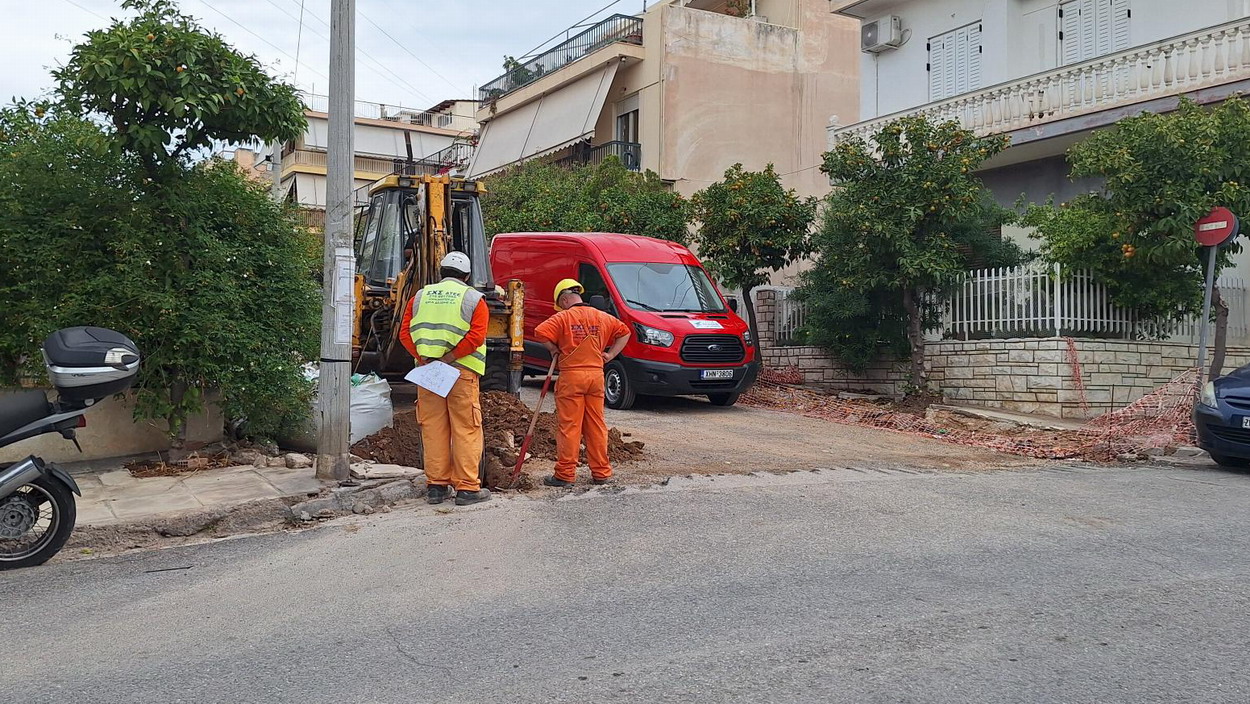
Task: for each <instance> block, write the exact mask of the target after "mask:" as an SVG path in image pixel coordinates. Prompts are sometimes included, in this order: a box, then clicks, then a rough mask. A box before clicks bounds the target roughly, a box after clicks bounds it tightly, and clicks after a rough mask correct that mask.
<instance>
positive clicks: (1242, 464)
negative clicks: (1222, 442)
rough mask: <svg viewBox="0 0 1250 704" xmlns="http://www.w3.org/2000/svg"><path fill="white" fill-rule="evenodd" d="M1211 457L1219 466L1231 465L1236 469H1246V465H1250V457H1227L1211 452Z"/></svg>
mask: <svg viewBox="0 0 1250 704" xmlns="http://www.w3.org/2000/svg"><path fill="white" fill-rule="evenodd" d="M1211 459H1213V460H1215V463H1216V464H1218V465H1219V466H1221V467H1233V468H1236V469H1246V468H1247V467H1250V459H1245V458H1242V457H1229V456H1228V455H1217V454H1215V453H1214V452H1212V453H1211Z"/></svg>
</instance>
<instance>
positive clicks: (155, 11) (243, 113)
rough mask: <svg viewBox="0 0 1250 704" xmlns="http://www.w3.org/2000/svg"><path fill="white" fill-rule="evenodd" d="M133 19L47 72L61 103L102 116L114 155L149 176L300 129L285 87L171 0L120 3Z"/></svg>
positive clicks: (94, 36)
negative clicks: (229, 146) (130, 158)
mask: <svg viewBox="0 0 1250 704" xmlns="http://www.w3.org/2000/svg"><path fill="white" fill-rule="evenodd" d="M122 6H123V7H126V8H130V9H135V10H138V11H139V14H138V15H137V16H136V17H134V18H133V19H130V20H126V21H122V20H114V21H113V23H112V25H111V26H109V27H108V28H107V29H103V30H96V31H92V32H89V33H88V34H87V39H86V41H85V42H84V43H82V44H79V45H78V46H76V47H74V50H73V52H72V53H71V54H70V58H69V61H68V62H67V63H66V64H65V66H64V67H62V68H60V69H58V70H57V71H55V72H54V73H53V75H54V76H55V78H56V79H57V81H58V83H59V88H58V92H59V94H60V96H61V99H62V101H63V103H64V105H65V106H66V107H67V108H69V109H71V110H73V111H75V112H77V113H79V114H81V115H102V116H104V117H105V118H107V121H108V123H109V124H110V126H111V131H110V134H109V136H110V137H111V139H112V140H113V141H114V142H115V143H116V144H117V146H118V147H120V148H122V149H124V150H126V151H128V152H131V153H133V154H135V155H136V156H138V157H139V158H140V160H141V161H142V163H143V164H144V166H145V167H146V168H147V169H148V170H149V171H156V170H158V169H161V168H168V167H170V166H171V165H172V164H175V163H176V162H178V161H179V160H180V159H183V158H184V157H187V156H189V155H191V154H192V153H194V152H195V150H199V149H203V148H206V147H209V146H211V145H212V144H213V143H214V142H216V141H224V142H236V143H237V142H246V141H252V140H256V139H259V140H263V141H276V140H288V139H294V138H295V137H297V136H299V134H300V133H301V132H303V130H304V127H305V125H306V123H305V120H304V116H303V109H302V107H301V104H300V100H299V97H298V95H297V94H296V92H295V89H294V88H293V87H292V86H288V85H284V84H281V83H277V82H275V81H274V80H273V79H271V78H270V77H269V76H268V75H267V74H266V73H265V71H264V69H263V68H262V67H261V66H260V64H259V63H258V62H257V61H256V59H255V58H253V57H250V56H244V55H242V54H240V53H238V52H237V51H235V50H234V49H233V48H232V47H231V46H230V45H229V44H227V43H226V42H225V41H224V40H223V39H222V38H221V37H220V36H218V35H216V34H213V33H210V32H208V31H205V30H204V29H203V28H202V27H200V26H199V25H198V24H197V23H196V21H195V20H194V19H193V18H191V17H188V16H186V15H182V14H180V13H179V12H178V9H177V5H176V4H175V3H174V2H172V0H126V1H125V2H123V3H122Z"/></svg>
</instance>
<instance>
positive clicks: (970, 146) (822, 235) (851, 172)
mask: <svg viewBox="0 0 1250 704" xmlns="http://www.w3.org/2000/svg"><path fill="white" fill-rule="evenodd" d="M1005 147H1006V139H1005V138H1003V137H993V138H984V139H982V138H978V137H976V136H975V135H973V134H972V133H971V132H969V131H967V130H964V129H962V128H961V127H960V126H959V125H958V124H957V123H955V122H945V123H941V124H933V123H931V122H929V121H928V120H927V119H926V118H924V117H907V118H903V119H900V120H897V121H894V122H891V123H889V124H887V125H885V126H884V127H882V128H881V129H880V130H878V131H877V133H876V134H874V135H873V136H872V141H871V144H870V143H868V142H866V141H864V140H862V139H851V140H847V141H845V142H842V143H840V144H838V145H837V147H835V148H834V149H833V151H831V152H828V153H826V154H825V161H824V165H823V166H822V171H824V172H825V173H826V174H828V175H829V176H830V178H831V179H832V180H833V182H834V190H833V193H832V194H830V196H829V198H828V200H827V201H826V203H825V208H824V215H823V222H822V223H821V226H820V228H819V229H818V230H817V232H816V233H815V235H814V236H813V245H814V247H813V251H814V254H815V264H814V266H813V267H812V268H811V269H810V270H809V271H807V272H805V274H804V276H803V284H802V286H801V287H800V289H799V291H798V296H799V297H800V298H801V299H803V300H805V301H806V302H807V307H808V320H807V324H806V333H807V335H808V339H809V340H810V341H811V342H813V343H815V344H817V345H820V346H822V347H825V348H827V349H828V350H830V352H831V353H833V354H834V356H836V357H838V358H839V359H841V360H842V361H843V362H845V363H847V364H849V365H850V366H852V367H857V368H862V367H863V366H865V365H867V364H868V363H869V362H871V361H873V360H874V359H876V358H877V357H878V356H879V355H880V354H882V353H883V352H885V353H887V354H890V355H893V354H902V353H906V354H907V356H908V357H909V358H910V361H911V384H912V385H913V386H914V387H916V388H920V389H923V388H924V387H925V386H926V385H927V378H926V371H925V356H924V349H925V339H924V332H925V329H926V328H927V327H928V326H929V325H931V324H933V323H935V322H936V320H937V316H938V314H939V312H940V311H939V310H938V307H937V299H936V296H935V294H939V293H941V291H942V290H943V288H944V287H947V286H949V285H951V284H953V283H954V282H956V281H958V280H959V279H960V277H961V276H962V275H963V273H964V272H965V271H966V270H967V269H968V268H969V264H970V260H971V257H972V256H974V255H975V256H976V257H977V259H978V260H979V261H980V262H982V266H1011V265H1014V264H1016V263H1018V262H1019V260H1020V257H1021V254H1020V250H1019V248H1018V247H1016V246H1015V245H1014V244H1012V243H1010V242H1003V241H1002V240H1001V238H999V237H998V236H997V235H994V234H991V233H992V231H993V230H994V229H995V228H996V227H997V226H1000V225H1002V224H1003V223H1005V222H1007V221H1008V220H1009V219H1010V218H1011V215H1012V214H1011V213H1010V212H1008V211H1007V210H1005V209H1003V208H1000V207H998V206H997V205H996V204H995V203H994V202H993V200H992V199H991V198H990V197H989V194H988V192H987V191H986V189H985V187H984V186H983V185H982V184H981V180H980V179H979V178H977V177H976V175H975V174H974V173H973V172H974V171H975V169H976V168H977V167H978V166H980V165H981V164H982V163H983V162H984V161H985V160H986V159H988V158H990V157H991V156H993V155H994V154H996V153H998V152H999V151H1001V150H1002V149H1003V148H1005Z"/></svg>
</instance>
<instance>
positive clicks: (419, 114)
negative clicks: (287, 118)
mask: <svg viewBox="0 0 1250 704" xmlns="http://www.w3.org/2000/svg"><path fill="white" fill-rule="evenodd" d="M300 99H301V100H303V101H304V107H305V108H307V109H309V110H312V111H313V112H329V111H330V98H329V96H325V95H317V94H315V93H304V92H301V93H300ZM353 113H354V114H355V116H356V117H360V118H364V119H367V120H386V121H388V122H402V123H404V124H408V125H421V126H422V127H443V129H450V127H447V126H444V125H440V124H439V120H438V118H439V117H440V116H441V115H444V114H445V113H436V112H430V111H429V110H417V109H415V108H406V107H403V106H401V105H387V104H385V103H371V102H369V101H367V100H357V101H356V102H355V107H354V109H353Z"/></svg>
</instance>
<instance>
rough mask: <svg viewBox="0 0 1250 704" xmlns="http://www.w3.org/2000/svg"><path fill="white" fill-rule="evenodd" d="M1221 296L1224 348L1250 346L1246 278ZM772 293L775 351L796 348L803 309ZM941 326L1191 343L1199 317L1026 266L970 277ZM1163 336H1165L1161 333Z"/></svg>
mask: <svg viewBox="0 0 1250 704" xmlns="http://www.w3.org/2000/svg"><path fill="white" fill-rule="evenodd" d="M1219 287H1220V294H1221V296H1222V297H1223V299H1224V301H1225V302H1226V303H1227V304H1228V306H1229V314H1228V344H1230V345H1234V344H1235V345H1244V344H1250V290H1248V289H1247V286H1246V282H1245V280H1244V279H1241V278H1240V277H1236V276H1221V277H1220V278H1219ZM769 288H770V289H771V290H774V291H776V292H777V293H776V304H777V305H776V311H777V313H776V319H775V320H773V321H771V322H772V329H773V330H774V331H775V333H774V338H775V344H779V345H787V344H795V343H796V342H799V341H801V338H802V334H801V330H802V328H803V326H804V325H805V324H806V322H807V313H806V311H805V309H804V305H803V304H802V303H801V302H799V301H797V300H795V299H794V298H793V297H792V296H791V294H792V293H793V289H789V288H780V287H769ZM941 305H942V322H941V325H940V326H939V327H938V328H935V329H933V330H930V331H928V336H929V337H930V339H952V338H953V339H961V340H967V339H982V338H1010V337H1051V336H1065V335H1075V336H1081V337H1106V338H1113V339H1142V338H1158V337H1163V338H1165V339H1170V340H1172V341H1175V342H1187V343H1193V344H1196V343H1197V342H1198V335H1199V331H1200V329H1201V326H1200V325H1199V316H1186V317H1184V318H1182V319H1180V320H1174V321H1163V322H1159V321H1149V320H1139V319H1138V317H1137V315H1136V314H1134V313H1133V311H1131V310H1126V309H1124V308H1121V307H1120V306H1117V305H1115V304H1114V303H1112V301H1111V297H1110V295H1109V294H1108V292H1107V289H1106V287H1105V286H1103V285H1102V284H1101V283H1099V282H1097V281H1095V280H1094V278H1093V277H1092V276H1091V275H1090V274H1089V272H1087V271H1083V270H1067V269H1064V268H1062V267H1060V266H1059V265H1051V266H1047V265H1044V264H1027V265H1024V266H1019V267H1011V268H1001V269H980V270H976V271H970V272H968V274H967V277H966V278H965V279H964V281H963V282H962V283H961V284H960V285H959V286H957V287H956V288H955V290H953V291H952V292H950V293H948V294H947V295H946V297H945V299H944V300H943V301H942V303H941ZM1160 333H1163V334H1160Z"/></svg>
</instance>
